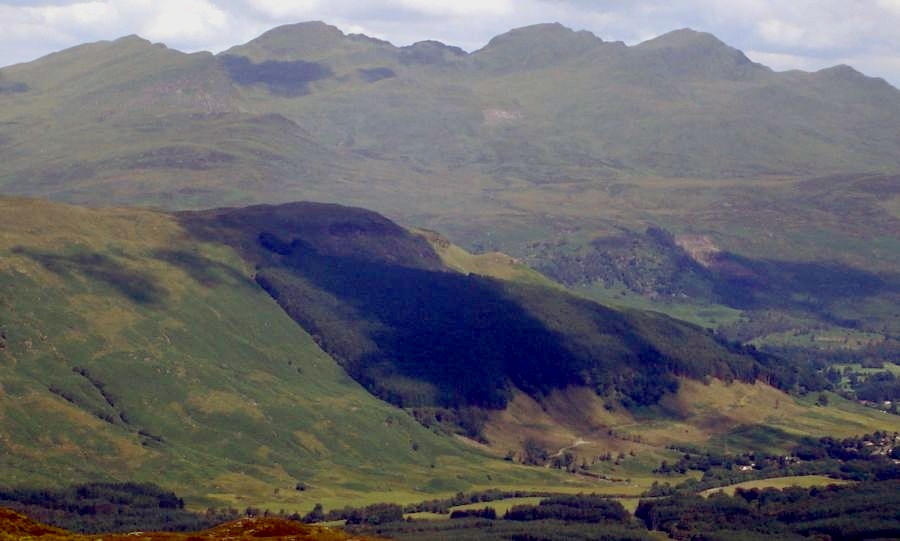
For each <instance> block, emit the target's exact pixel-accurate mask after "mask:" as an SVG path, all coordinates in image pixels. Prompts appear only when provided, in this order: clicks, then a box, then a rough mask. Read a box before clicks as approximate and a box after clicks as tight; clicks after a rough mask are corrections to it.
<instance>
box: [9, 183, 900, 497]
mask: <svg viewBox="0 0 900 541" xmlns="http://www.w3.org/2000/svg"><path fill="white" fill-rule="evenodd" d="M0 210H2V212H0V226H2V228H0V230H2V231H3V236H2V237H0V256H2V258H0V286H2V287H0V382H2V387H0V433H2V436H3V437H2V439H0V447H2V450H3V453H2V456H3V457H4V458H3V461H2V462H0V477H2V479H3V480H4V484H6V485H12V486H31V487H35V486H37V487H40V486H60V485H66V484H70V483H78V482H85V481H152V482H154V483H157V484H159V485H161V486H163V487H164V488H166V489H167V490H177V491H178V492H179V493H180V494H183V495H184V496H185V497H187V498H188V499H189V501H190V502H191V504H192V505H193V506H195V507H196V506H206V505H215V506H222V505H228V506H236V507H243V506H246V505H251V504H253V505H260V504H262V503H266V505H272V506H276V505H277V506H280V507H289V508H291V509H304V512H305V509H306V508H308V507H309V506H311V504H312V503H314V502H320V503H323V504H325V505H326V506H328V507H329V508H336V507H342V506H344V505H345V504H346V503H347V502H354V501H366V502H371V501H376V500H377V501H404V502H415V501H421V500H425V499H429V498H433V497H438V496H442V497H443V496H447V495H450V494H453V493H455V492H458V491H461V490H477V489H481V488H482V487H493V486H504V487H516V488H519V489H522V490H547V491H563V492H566V491H572V490H589V489H591V490H593V489H597V490H600V489H602V486H600V485H597V483H598V481H597V479H596V478H595V477H587V476H570V475H565V474H563V473H562V472H559V471H558V470H555V469H549V470H548V469H546V468H542V467H541V468H533V467H528V466H525V465H521V464H518V463H516V462H512V461H503V460H501V459H500V458H501V457H502V456H503V455H504V454H507V453H509V452H512V453H514V454H515V455H522V454H524V453H525V451H524V449H525V448H526V447H527V446H528V445H529V441H531V442H532V444H531V445H532V446H533V445H534V443H533V442H535V441H537V442H540V445H543V446H545V447H546V448H552V447H557V448H558V447H564V446H567V445H569V444H570V443H571V440H570V439H569V438H570V437H584V438H585V439H586V440H587V443H588V444H586V445H584V449H583V450H582V452H584V453H586V454H585V455H584V456H585V457H588V456H592V455H591V453H593V454H594V455H596V454H601V453H603V452H607V451H609V450H610V449H615V450H622V451H629V450H631V451H635V453H636V456H640V457H641V458H640V460H643V461H647V460H649V461H651V462H652V461H653V460H654V459H655V458H657V457H668V456H669V455H670V454H671V452H670V451H667V450H666V446H668V445H674V444H679V443H685V442H687V441H690V442H692V443H697V442H698V441H708V442H710V445H715V444H716V442H722V441H728V442H731V445H736V444H737V445H740V446H741V447H742V448H743V447H748V448H761V447H756V446H765V447H767V446H768V445H770V444H769V443H766V442H765V441H764V440H760V441H759V442H752V441H751V442H748V441H747V440H746V439H745V438H744V439H741V438H742V437H743V436H741V434H744V433H745V432H746V431H747V430H755V429H761V428H760V427H759V426H758V425H759V423H760V422H761V421H765V422H766V424H767V425H768V428H766V430H782V431H784V437H783V438H782V439H781V440H780V441H781V443H780V445H782V446H786V445H790V444H791V443H790V442H793V441H795V439H796V434H812V435H817V436H821V435H826V434H855V433H860V432H864V431H867V430H869V431H871V430H874V429H883V430H897V429H898V428H900V427H898V426H897V425H896V421H895V417H893V416H882V415H880V414H879V413H878V412H876V411H875V410H871V409H867V408H864V407H862V406H858V405H854V404H852V403H850V402H847V401H845V400H842V399H840V397H837V396H835V397H834V406H832V407H830V408H829V409H826V410H822V409H821V408H816V407H814V406H813V405H812V404H811V400H812V399H795V398H793V397H791V396H790V395H788V394H786V393H785V392H783V391H781V390H778V389H776V388H775V387H772V386H771V385H768V384H767V383H766V382H771V383H777V384H779V385H780V386H782V387H784V388H785V389H787V388H789V387H793V386H794V380H793V377H794V375H793V372H792V371H791V370H790V369H789V368H788V367H786V366H783V365H781V364H780V362H778V361H777V360H774V359H772V358H770V357H768V356H764V355H760V354H758V353H754V352H753V350H752V349H747V348H740V347H735V346H730V345H725V344H723V343H721V342H720V341H718V340H717V339H715V338H714V337H713V336H712V335H711V334H710V333H708V332H707V331H705V330H703V329H701V328H700V327H697V326H694V325H690V324H687V323H684V322H679V321H677V320H674V319H671V318H669V317H666V316H662V315H659V314H654V313H644V312H639V311H634V310H624V311H619V310H613V309H610V308H606V307H603V306H601V305H598V304H595V303H593V302H589V301H586V300H584V299H581V298H577V297H574V296H572V295H571V294H570V293H568V292H566V291H565V290H563V289H562V288H561V287H560V286H558V285H554V284H552V283H550V282H549V280H547V279H546V278H544V277H541V276H540V275H538V274H536V273H535V272H534V271H530V270H528V269H527V268H525V267H524V266H523V265H522V264H521V263H519V262H517V261H515V260H513V259H511V258H509V257H506V256H502V255H500V254H486V255H481V256H477V255H472V254H467V253H466V252H465V251H463V250H461V249H460V248H458V247H454V246H452V245H450V244H449V243H448V242H447V241H446V239H443V238H442V237H440V236H439V235H437V234H435V233H420V232H417V231H415V230H408V229H405V228H402V227H400V226H398V225H397V224H396V223H394V222H392V221H390V220H388V219H386V218H385V217H383V216H381V215H379V214H376V213H373V212H371V211H367V210H363V209H358V208H348V207H342V206H337V205H325V204H313V203H295V204H288V205H279V206H254V207H246V208H232V209H218V210H211V211H198V212H185V213H176V214H171V213H165V212H161V211H151V210H141V209H127V208H119V209H88V208H83V207H73V206H67V205H61V204H55V203H48V202H44V201H38V200H28V199H11V198H2V199H0ZM474 271H477V272H480V273H482V274H480V275H478V274H473V273H472V272H474ZM716 378H722V380H719V379H716ZM373 395H374V396H373ZM376 397H378V398H381V400H379V399H378V398H376ZM665 427H671V428H665ZM454 433H463V434H466V435H468V436H471V437H472V438H477V439H479V440H481V442H483V443H482V444H476V443H475V442H473V441H472V440H471V439H460V438H459V437H457V436H454V435H453V434H454ZM790 434H794V435H790ZM737 442H740V443H737ZM726 445H727V443H726ZM636 460H637V459H636ZM642 463H643V462H642ZM628 467H632V466H628ZM604 483H608V482H604ZM603 486H605V485H603ZM606 488H607V489H610V488H611V489H614V490H620V489H621V486H619V485H616V484H613V485H609V486H607V487H606ZM268 502H271V503H268Z"/></svg>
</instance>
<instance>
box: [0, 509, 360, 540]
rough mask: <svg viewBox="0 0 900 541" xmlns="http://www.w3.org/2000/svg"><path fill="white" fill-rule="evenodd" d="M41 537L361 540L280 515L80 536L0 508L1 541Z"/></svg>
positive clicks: (53, 538) (51, 538)
mask: <svg viewBox="0 0 900 541" xmlns="http://www.w3.org/2000/svg"><path fill="white" fill-rule="evenodd" d="M13 539H17V540H18V539H40V540H46V541H58V540H68V541H88V540H98V541H99V540H101V539H102V540H103V541H118V540H126V539H127V540H142V539H143V540H154V541H201V540H203V539H229V540H235V541H239V540H242V539H282V540H291V541H352V540H359V541H363V539H364V538H361V537H357V536H349V535H347V534H346V533H344V532H343V531H339V530H332V529H330V528H326V527H323V526H310V525H306V524H301V523H299V522H293V521H289V520H284V519H279V518H242V519H239V520H235V521H233V522H228V523H226V524H222V525H221V526H217V527H215V528H212V529H210V530H206V531H203V532H196V533H169V532H131V533H127V534H112V535H110V534H101V535H81V534H75V533H71V532H67V531H65V530H61V529H59V528H53V527H51V526H45V525H43V524H40V523H38V522H35V521H33V520H31V519H29V518H28V517H26V516H25V515H21V514H19V513H16V512H15V511H11V510H9V509H2V508H0V541H7V540H13Z"/></svg>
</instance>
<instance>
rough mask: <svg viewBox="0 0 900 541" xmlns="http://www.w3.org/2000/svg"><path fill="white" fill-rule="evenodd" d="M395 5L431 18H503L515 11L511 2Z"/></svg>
mask: <svg viewBox="0 0 900 541" xmlns="http://www.w3.org/2000/svg"><path fill="white" fill-rule="evenodd" d="M396 3H397V5H399V6H401V7H404V8H406V9H409V10H411V11H415V12H418V13H423V14H426V15H432V16H453V17H465V16H503V15H509V14H511V13H512V12H513V10H514V9H515V6H514V4H513V0H453V1H447V0H396Z"/></svg>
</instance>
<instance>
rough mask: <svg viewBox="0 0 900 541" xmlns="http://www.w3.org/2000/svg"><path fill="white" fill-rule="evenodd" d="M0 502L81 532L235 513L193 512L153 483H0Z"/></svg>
mask: <svg viewBox="0 0 900 541" xmlns="http://www.w3.org/2000/svg"><path fill="white" fill-rule="evenodd" d="M0 507H8V508H10V509H14V510H16V511H19V512H21V513H23V514H25V515H27V516H29V517H30V518H32V519H34V520H37V521H39V522H42V523H45V524H50V525H53V526H57V527H60V528H64V529H66V530H70V531H74V532H82V533H100V532H103V533H112V532H127V531H135V530H142V531H198V530H203V529H206V528H210V527H213V526H215V525H217V524H221V523H222V522H226V521H228V520H232V519H234V518H237V516H238V511H237V510H234V509H224V510H209V511H208V512H207V513H205V514H198V513H192V512H190V511H187V510H186V509H185V508H184V501H183V500H182V499H181V498H179V497H178V496H177V495H176V494H174V493H172V492H169V491H165V490H162V489H160V488H159V487H157V486H155V485H152V484H140V483H90V484H84V485H76V486H72V487H69V488H60V489H28V488H15V489H0Z"/></svg>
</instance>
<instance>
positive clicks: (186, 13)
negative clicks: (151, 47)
mask: <svg viewBox="0 0 900 541" xmlns="http://www.w3.org/2000/svg"><path fill="white" fill-rule="evenodd" d="M136 4H137V5H135V6H134V7H135V8H136V9H137V10H139V11H140V12H143V13H145V14H146V15H147V16H148V18H147V20H146V21H145V22H144V23H143V24H142V25H141V32H140V33H141V34H143V35H145V36H146V37H147V38H149V39H151V40H154V41H169V40H174V41H187V42H191V41H200V40H203V41H206V40H209V39H214V38H215V37H216V35H217V34H218V33H221V32H222V31H223V30H225V29H226V28H227V26H228V22H229V18H228V15H227V14H226V13H225V12H224V11H223V10H221V9H220V8H218V7H217V6H215V5H214V4H212V3H211V2H209V1H207V0H155V1H153V2H136Z"/></svg>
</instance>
